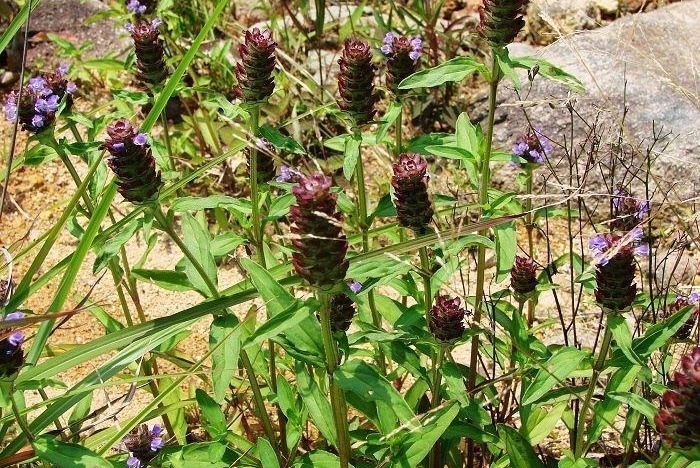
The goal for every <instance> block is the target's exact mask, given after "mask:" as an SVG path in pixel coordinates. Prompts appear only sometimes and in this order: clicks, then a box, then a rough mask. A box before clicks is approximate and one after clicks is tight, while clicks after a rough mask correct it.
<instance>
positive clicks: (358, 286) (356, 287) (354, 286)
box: [349, 281, 362, 294]
mask: <svg viewBox="0 0 700 468" xmlns="http://www.w3.org/2000/svg"><path fill="white" fill-rule="evenodd" d="M349 286H350V291H352V292H354V293H355V294H357V293H359V292H360V291H361V290H362V283H360V282H359V281H352V282H351V283H350V285H349Z"/></svg>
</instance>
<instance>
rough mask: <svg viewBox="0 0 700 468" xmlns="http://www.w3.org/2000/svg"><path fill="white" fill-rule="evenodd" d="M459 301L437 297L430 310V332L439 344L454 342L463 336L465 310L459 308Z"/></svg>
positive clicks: (447, 297) (446, 297)
mask: <svg viewBox="0 0 700 468" xmlns="http://www.w3.org/2000/svg"><path fill="white" fill-rule="evenodd" d="M460 303H461V301H460V299H459V298H458V297H455V298H454V299H451V298H450V297H449V296H438V297H437V299H436V300H435V305H434V306H433V307H432V308H431V309H430V314H429V315H430V323H429V326H430V331H431V332H432V333H433V335H434V336H435V338H436V339H437V340H438V341H440V342H445V343H446V342H450V341H454V340H456V339H458V338H460V337H461V336H462V334H464V329H465V327H464V318H465V317H466V315H467V311H466V309H464V308H463V307H460Z"/></svg>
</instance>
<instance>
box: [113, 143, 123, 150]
mask: <svg viewBox="0 0 700 468" xmlns="http://www.w3.org/2000/svg"><path fill="white" fill-rule="evenodd" d="M112 149H113V150H114V151H121V150H123V149H124V143H121V142H117V143H115V144H113V145H112Z"/></svg>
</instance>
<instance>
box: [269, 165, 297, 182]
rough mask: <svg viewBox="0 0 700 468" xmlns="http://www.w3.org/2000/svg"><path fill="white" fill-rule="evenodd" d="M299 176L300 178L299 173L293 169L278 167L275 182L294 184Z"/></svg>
mask: <svg viewBox="0 0 700 468" xmlns="http://www.w3.org/2000/svg"><path fill="white" fill-rule="evenodd" d="M299 176H301V172H299V171H297V170H296V169H294V168H293V167H289V166H285V165H283V166H282V167H280V174H279V175H278V176H277V178H276V179H275V180H276V181H277V182H296V181H297V179H298V178H299Z"/></svg>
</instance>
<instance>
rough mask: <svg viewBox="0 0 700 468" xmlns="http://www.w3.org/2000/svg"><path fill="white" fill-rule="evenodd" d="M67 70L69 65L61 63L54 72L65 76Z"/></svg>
mask: <svg viewBox="0 0 700 468" xmlns="http://www.w3.org/2000/svg"><path fill="white" fill-rule="evenodd" d="M69 68H70V65H68V64H67V63H62V64H61V65H59V67H58V69H57V70H56V73H58V74H59V75H66V74H67V73H68V70H69Z"/></svg>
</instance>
